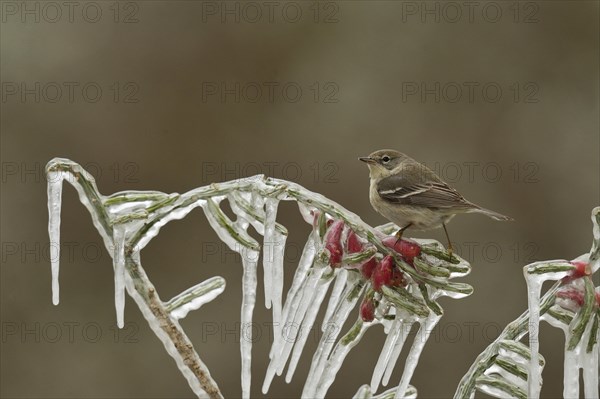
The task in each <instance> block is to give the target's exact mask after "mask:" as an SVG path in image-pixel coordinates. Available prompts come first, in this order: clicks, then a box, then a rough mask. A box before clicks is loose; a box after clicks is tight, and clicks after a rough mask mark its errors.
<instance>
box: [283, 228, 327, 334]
mask: <svg viewBox="0 0 600 399" xmlns="http://www.w3.org/2000/svg"><path fill="white" fill-rule="evenodd" d="M316 237H317V235H316V232H314V231H311V233H310V234H309V235H308V239H307V240H306V243H305V244H304V249H303V250H302V255H300V261H299V262H298V267H297V268H296V273H295V274H294V281H293V282H292V286H291V287H290V289H289V291H288V293H287V296H286V297H285V304H284V306H283V311H282V314H281V322H282V323H283V324H284V325H285V323H286V322H287V318H288V314H289V313H290V308H291V303H292V300H293V298H294V296H295V295H296V293H297V292H298V289H299V288H300V286H301V285H302V283H303V282H304V280H305V279H306V277H307V275H308V269H309V268H310V267H311V265H312V264H313V261H314V259H315V254H316V253H317V245H318V244H317V241H316Z"/></svg>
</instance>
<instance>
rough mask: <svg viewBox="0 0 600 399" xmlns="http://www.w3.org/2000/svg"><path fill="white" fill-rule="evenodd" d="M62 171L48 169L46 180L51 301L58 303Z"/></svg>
mask: <svg viewBox="0 0 600 399" xmlns="http://www.w3.org/2000/svg"><path fill="white" fill-rule="evenodd" d="M63 178H64V174H63V172H54V171H50V172H48V174H47V180H48V218H49V220H48V234H49V235H50V262H51V264H52V303H53V304H54V305H58V302H59V297H60V295H59V291H60V287H59V283H58V272H59V267H60V210H61V206H62V185H63Z"/></svg>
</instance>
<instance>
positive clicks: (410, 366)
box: [396, 313, 441, 399]
mask: <svg viewBox="0 0 600 399" xmlns="http://www.w3.org/2000/svg"><path fill="white" fill-rule="evenodd" d="M440 318H441V316H438V315H436V314H434V313H431V314H430V315H429V316H428V317H427V318H425V319H424V320H421V321H420V324H421V327H420V328H419V331H418V332H417V335H416V336H415V340H414V341H413V344H412V347H411V348H410V352H409V353H408V356H407V357H406V363H405V364H404V371H403V373H402V378H401V379H400V384H399V385H398V389H397V390H396V399H400V398H403V397H404V393H405V391H406V389H407V388H408V384H409V383H410V380H411V378H412V376H413V373H414V372H415V368H416V367H417V363H418V362H419V357H420V356H421V352H422V351H423V348H424V347H425V343H427V339H429V335H430V334H431V331H432V330H433V327H435V325H436V324H437V323H438V321H439V320H440Z"/></svg>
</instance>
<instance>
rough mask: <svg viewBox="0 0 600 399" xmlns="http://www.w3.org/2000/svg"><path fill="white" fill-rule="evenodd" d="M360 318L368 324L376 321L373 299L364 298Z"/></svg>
mask: <svg viewBox="0 0 600 399" xmlns="http://www.w3.org/2000/svg"><path fill="white" fill-rule="evenodd" d="M360 317H361V318H362V319H363V321H366V322H371V321H373V319H375V303H374V302H373V298H372V297H371V298H367V297H365V298H363V301H362V303H361V304H360Z"/></svg>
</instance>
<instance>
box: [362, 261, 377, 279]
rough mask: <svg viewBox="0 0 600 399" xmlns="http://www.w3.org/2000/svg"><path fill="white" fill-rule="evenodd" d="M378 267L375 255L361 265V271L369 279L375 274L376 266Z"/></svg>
mask: <svg viewBox="0 0 600 399" xmlns="http://www.w3.org/2000/svg"><path fill="white" fill-rule="evenodd" d="M376 267H377V259H375V257H373V258H371V259H369V260H368V261H367V262H365V263H363V264H362V266H361V267H360V271H361V272H362V275H363V277H364V278H366V279H367V280H369V279H370V278H371V276H372V275H373V271H374V270H375V268H376Z"/></svg>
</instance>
